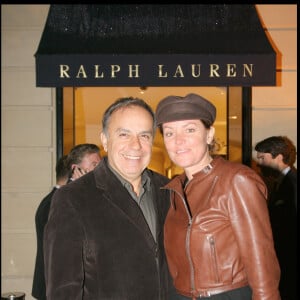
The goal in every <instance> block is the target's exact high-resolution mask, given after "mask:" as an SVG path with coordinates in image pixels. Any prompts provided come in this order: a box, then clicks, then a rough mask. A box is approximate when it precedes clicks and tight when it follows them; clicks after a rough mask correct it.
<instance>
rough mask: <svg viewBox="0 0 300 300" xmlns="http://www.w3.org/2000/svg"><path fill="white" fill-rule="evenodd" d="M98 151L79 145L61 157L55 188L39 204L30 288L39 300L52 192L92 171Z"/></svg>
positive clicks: (43, 289)
mask: <svg viewBox="0 0 300 300" xmlns="http://www.w3.org/2000/svg"><path fill="white" fill-rule="evenodd" d="M99 151H100V149H99V147H98V146H97V145H94V144H79V145H76V146H75V147H73V148H72V149H71V151H70V153H69V154H68V155H65V156H63V157H62V158H61V159H60V160H59V161H58V162H57V165H56V186H55V187H54V188H53V189H52V191H51V192H50V193H49V194H48V195H47V196H46V197H45V198H44V199H43V200H42V202H41V203H40V205H39V207H38V209H37V212H36V216H35V222H36V232H37V255H36V263H35V271H34V279H33V286H32V296H33V297H35V298H36V299H39V300H44V299H46V287H45V276H44V257H43V232H44V227H45V225H46V223H47V220H48V215H49V210H50V205H51V201H52V197H53V195H54V192H55V191H56V190H57V189H58V188H60V187H61V186H63V185H65V184H66V183H69V182H70V181H74V180H76V179H78V178H79V177H81V176H83V175H84V174H86V173H88V172H90V171H92V170H93V169H94V168H95V167H96V165H97V164H98V163H99V162H100V160H101V157H100V153H99Z"/></svg>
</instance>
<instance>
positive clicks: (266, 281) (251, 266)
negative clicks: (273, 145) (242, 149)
mask: <svg viewBox="0 0 300 300" xmlns="http://www.w3.org/2000/svg"><path fill="white" fill-rule="evenodd" d="M210 166H211V167H206V168H205V169H204V170H202V171H201V172H199V173H197V174H195V175H194V177H193V179H192V180H191V181H190V182H188V184H187V185H186V187H185V188H183V186H184V182H185V180H186V176H185V175H184V174H182V175H180V176H177V177H175V178H174V179H173V180H172V181H171V182H170V183H168V184H167V185H166V186H165V188H167V189H170V190H171V207H170V209H169V212H168V215H167V218H166V222H165V250H166V254H167V259H168V264H169V269H170V272H171V275H172V277H173V280H174V285H175V288H176V290H177V291H178V293H180V294H182V295H185V296H188V297H205V296H206V297H207V296H210V295H213V294H218V293H221V292H226V291H228V290H232V289H235V288H239V287H242V286H246V285H249V286H250V287H251V289H252V292H253V295H252V299H253V300H278V299H280V296H279V292H278V283H279V278H280V269H279V265H278V261H277V258H276V254H275V250H274V246H273V238H272V232H271V227H270V222H269V215H268V210H267V203H266V193H267V191H266V186H265V185H264V183H263V181H262V180H261V178H260V177H259V176H258V175H257V174H256V173H255V172H254V171H253V170H252V169H250V168H249V167H247V166H244V165H242V164H238V163H233V162H229V161H226V160H224V159H223V158H221V157H216V158H214V160H213V161H212V163H211V165H210ZM185 199H188V200H185Z"/></svg>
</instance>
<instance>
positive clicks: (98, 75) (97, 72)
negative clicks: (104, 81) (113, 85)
mask: <svg viewBox="0 0 300 300" xmlns="http://www.w3.org/2000/svg"><path fill="white" fill-rule="evenodd" d="M99 67H100V66H99V65H95V78H103V77H104V74H103V72H102V73H101V74H99Z"/></svg>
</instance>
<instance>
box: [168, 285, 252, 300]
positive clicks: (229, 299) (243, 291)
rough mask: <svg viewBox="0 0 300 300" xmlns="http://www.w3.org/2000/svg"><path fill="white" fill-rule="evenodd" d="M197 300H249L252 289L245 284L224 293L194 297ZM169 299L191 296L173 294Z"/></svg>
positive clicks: (176, 299)
mask: <svg viewBox="0 0 300 300" xmlns="http://www.w3.org/2000/svg"><path fill="white" fill-rule="evenodd" d="M196 299H197V300H251V299H252V291H251V289H250V287H249V286H245V287H242V288H239V289H235V290H231V291H228V292H225V293H220V294H217V295H213V296H211V297H204V298H203V297H202V298H196ZM170 300H192V298H189V297H185V296H182V295H179V294H177V295H175V296H173V297H172V298H170Z"/></svg>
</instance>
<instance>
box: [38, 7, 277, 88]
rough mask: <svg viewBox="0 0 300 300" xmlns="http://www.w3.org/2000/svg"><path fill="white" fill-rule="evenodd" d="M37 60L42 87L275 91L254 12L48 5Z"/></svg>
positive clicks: (272, 58) (271, 63) (269, 55)
mask: <svg viewBox="0 0 300 300" xmlns="http://www.w3.org/2000/svg"><path fill="white" fill-rule="evenodd" d="M35 58H36V82H37V86H41V87H43V86H44V87H63V86H226V85H230V86H270V85H276V78H275V77H276V53H275V51H274V49H273V47H272V45H271V44H270V42H269V41H268V38H267V36H266V34H265V32H264V29H263V28H262V26H261V23H260V20H259V18H258V15H257V13H256V9H255V5H245V4H243V5H224V4H222V5H182V4H179V5H175V4H172V5H152V4H149V5H142V4H133V5H130V4H129V5H51V6H50V10H49V15H48V18H47V22H46V25H45V29H44V32H43V35H42V38H41V41H40V44H39V47H38V50H37V52H36V54H35Z"/></svg>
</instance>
